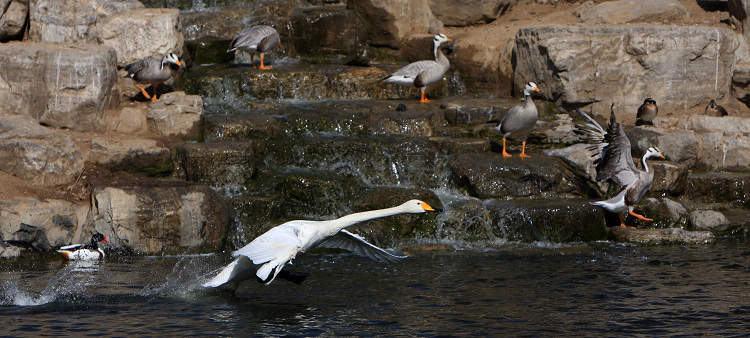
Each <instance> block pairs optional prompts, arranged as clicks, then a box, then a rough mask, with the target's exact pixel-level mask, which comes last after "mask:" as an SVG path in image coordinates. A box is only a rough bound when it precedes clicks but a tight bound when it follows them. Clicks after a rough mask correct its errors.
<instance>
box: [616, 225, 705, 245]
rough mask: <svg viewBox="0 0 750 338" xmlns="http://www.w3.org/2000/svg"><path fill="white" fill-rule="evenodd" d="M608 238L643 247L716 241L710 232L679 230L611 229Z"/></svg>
mask: <svg viewBox="0 0 750 338" xmlns="http://www.w3.org/2000/svg"><path fill="white" fill-rule="evenodd" d="M610 237H611V238H612V239H614V240H615V241H618V242H630V243H638V244H645V245H666V244H707V243H713V242H714V241H715V240H716V237H715V236H714V235H713V234H712V233H711V232H710V231H687V230H684V229H680V228H666V229H631V228H625V227H613V228H611V229H610Z"/></svg>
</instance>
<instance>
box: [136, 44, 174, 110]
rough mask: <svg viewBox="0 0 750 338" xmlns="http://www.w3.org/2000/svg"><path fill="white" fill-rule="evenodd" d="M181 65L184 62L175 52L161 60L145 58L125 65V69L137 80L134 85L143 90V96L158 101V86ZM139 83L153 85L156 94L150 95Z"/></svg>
mask: <svg viewBox="0 0 750 338" xmlns="http://www.w3.org/2000/svg"><path fill="white" fill-rule="evenodd" d="M181 65H182V64H181V63H180V59H179V58H178V57H177V55H175V54H174V53H168V54H167V55H164V58H163V59H162V60H161V61H159V60H157V59H145V60H141V61H138V62H134V63H131V64H129V65H127V66H125V70H126V71H127V72H128V75H126V77H129V78H131V79H133V80H134V81H135V82H136V83H135V84H134V85H135V86H136V87H137V88H138V89H140V90H141V93H143V96H145V97H146V98H147V99H151V101H156V100H157V98H156V86H157V85H158V84H160V83H162V82H164V81H167V80H169V78H170V77H172V75H173V74H174V72H176V71H178V70H179V69H180V66H181ZM139 83H141V84H149V85H151V86H153V87H154V95H153V96H151V95H149V94H148V93H147V92H146V89H144V88H143V87H141V86H139V85H138V84H139Z"/></svg>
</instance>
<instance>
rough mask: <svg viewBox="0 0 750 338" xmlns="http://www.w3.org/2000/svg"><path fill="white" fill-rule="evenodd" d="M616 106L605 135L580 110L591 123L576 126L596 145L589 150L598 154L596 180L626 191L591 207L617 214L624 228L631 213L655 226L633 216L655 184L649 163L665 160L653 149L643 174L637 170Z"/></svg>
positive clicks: (598, 126) (596, 155)
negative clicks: (615, 111)
mask: <svg viewBox="0 0 750 338" xmlns="http://www.w3.org/2000/svg"><path fill="white" fill-rule="evenodd" d="M613 107H614V104H612V106H611V107H610V111H611V112H610V114H611V115H610V118H609V123H608V124H607V130H606V131H605V130H604V128H602V126H601V125H599V123H597V122H596V121H595V120H594V119H592V118H591V117H589V116H588V115H586V113H584V112H582V111H580V110H579V109H578V108H576V109H575V110H576V112H578V114H579V115H581V116H582V117H583V118H584V119H586V121H588V123H586V124H585V125H576V131H575V132H576V134H579V135H583V136H584V137H585V139H586V141H587V142H589V143H592V146H591V147H590V148H589V149H591V150H594V151H595V155H594V156H595V157H597V159H596V160H594V164H596V180H597V181H608V182H614V183H616V184H617V185H619V186H621V187H624V189H623V190H622V191H621V192H620V193H619V194H617V195H616V196H615V197H613V198H610V199H608V200H606V201H598V202H594V203H591V204H593V205H596V206H598V207H601V208H603V209H604V210H607V211H609V212H612V213H616V214H617V216H618V218H619V219H620V225H621V226H623V227H625V226H626V225H625V221H624V220H623V218H622V212H624V211H627V212H628V213H629V214H631V215H633V216H635V217H636V218H638V219H639V220H641V221H644V222H651V221H653V219H650V218H646V217H645V216H643V215H639V214H637V213H635V212H633V208H634V207H635V205H636V203H638V201H639V200H640V199H641V198H643V196H644V195H645V194H646V192H647V191H648V189H650V188H651V184H652V183H653V182H654V171H653V170H651V168H649V166H648V164H647V163H646V160H647V159H649V158H651V157H661V158H665V157H664V155H662V153H661V151H659V149H658V148H656V147H650V148H648V150H647V151H646V154H645V155H643V158H642V159H641V164H642V165H643V170H639V169H638V168H636V166H635V163H633V156H632V155H631V153H630V148H631V146H630V140H628V137H627V135H625V131H624V130H623V129H622V126H621V125H620V123H619V122H617V119H616V118H615V113H614V110H613V109H612V108H613Z"/></svg>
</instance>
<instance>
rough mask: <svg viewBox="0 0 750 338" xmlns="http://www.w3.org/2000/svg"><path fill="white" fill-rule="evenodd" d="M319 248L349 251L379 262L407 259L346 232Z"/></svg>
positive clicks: (331, 238) (322, 243) (329, 239)
mask: <svg viewBox="0 0 750 338" xmlns="http://www.w3.org/2000/svg"><path fill="white" fill-rule="evenodd" d="M318 246H320V247H324V248H333V249H344V250H349V251H351V252H354V253H356V254H358V255H361V256H367V257H370V258H371V259H373V260H376V261H378V262H398V260H399V259H403V258H406V256H398V255H394V254H392V253H390V252H388V251H385V250H383V249H381V248H378V247H376V246H374V245H372V244H370V243H367V241H365V239H364V238H362V237H360V236H358V235H355V234H353V233H351V232H349V231H346V230H341V231H339V232H338V233H337V234H335V235H333V236H331V237H328V239H326V240H324V241H323V242H321V243H320V244H318Z"/></svg>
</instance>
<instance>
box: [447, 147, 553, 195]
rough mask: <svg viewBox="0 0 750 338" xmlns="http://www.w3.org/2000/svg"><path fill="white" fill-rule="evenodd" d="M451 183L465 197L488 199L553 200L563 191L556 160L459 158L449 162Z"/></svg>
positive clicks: (538, 157) (538, 156) (539, 157)
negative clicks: (464, 194)
mask: <svg viewBox="0 0 750 338" xmlns="http://www.w3.org/2000/svg"><path fill="white" fill-rule="evenodd" d="M448 165H449V166H450V169H451V172H452V175H453V180H454V181H455V182H456V184H457V185H458V186H459V189H460V190H462V191H464V192H465V193H466V194H468V195H470V196H472V197H477V198H480V199H487V198H517V197H526V198H552V197H556V196H558V195H559V194H561V192H562V191H563V190H564V188H565V187H564V184H565V183H564V182H563V180H562V177H563V167H562V165H561V164H560V162H559V161H558V160H557V159H556V158H551V157H547V156H544V155H542V154H536V155H534V154H532V157H531V158H526V159H521V158H518V157H515V158H510V159H505V160H504V159H503V158H502V155H500V154H495V153H493V154H458V155H456V156H454V157H452V158H451V159H450V162H449V164H448Z"/></svg>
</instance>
